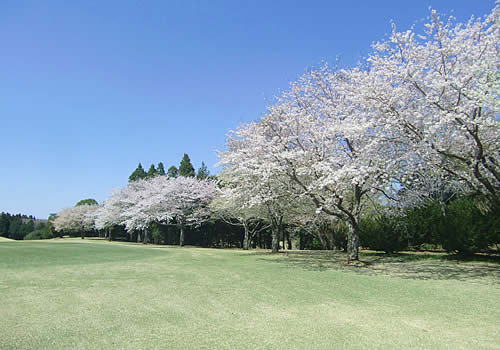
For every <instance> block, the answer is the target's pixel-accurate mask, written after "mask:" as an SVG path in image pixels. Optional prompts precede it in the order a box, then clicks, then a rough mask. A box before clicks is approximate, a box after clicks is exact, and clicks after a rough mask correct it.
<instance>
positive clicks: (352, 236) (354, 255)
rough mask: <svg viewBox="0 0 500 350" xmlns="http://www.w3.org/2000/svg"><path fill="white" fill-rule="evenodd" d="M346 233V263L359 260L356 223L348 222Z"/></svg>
mask: <svg viewBox="0 0 500 350" xmlns="http://www.w3.org/2000/svg"><path fill="white" fill-rule="evenodd" d="M347 226H348V227H349V231H348V232H347V263H350V262H351V261H353V260H354V261H356V260H359V231H358V223H357V222H356V223H352V222H349V223H348V225H347Z"/></svg>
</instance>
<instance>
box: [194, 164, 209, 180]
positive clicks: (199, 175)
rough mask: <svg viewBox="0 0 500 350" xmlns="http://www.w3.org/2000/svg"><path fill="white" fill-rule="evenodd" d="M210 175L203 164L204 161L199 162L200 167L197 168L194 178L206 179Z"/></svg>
mask: <svg viewBox="0 0 500 350" xmlns="http://www.w3.org/2000/svg"><path fill="white" fill-rule="evenodd" d="M209 176H210V171H208V168H207V166H206V164H205V162H201V167H200V168H199V169H198V173H196V178H197V179H198V180H203V179H207V178H208V177H209Z"/></svg>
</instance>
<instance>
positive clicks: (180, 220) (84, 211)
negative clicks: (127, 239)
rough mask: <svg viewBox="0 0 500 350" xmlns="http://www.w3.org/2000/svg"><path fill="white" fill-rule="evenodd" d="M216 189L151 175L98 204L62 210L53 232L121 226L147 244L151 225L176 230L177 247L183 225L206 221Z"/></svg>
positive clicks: (207, 183) (184, 179) (204, 181)
mask: <svg viewBox="0 0 500 350" xmlns="http://www.w3.org/2000/svg"><path fill="white" fill-rule="evenodd" d="M216 192H217V186H216V183H215V181H213V180H209V179H196V178H194V177H184V176H179V177H167V176H155V177H153V178H148V179H139V180H136V181H132V182H130V183H128V184H127V185H126V186H125V187H123V188H120V189H116V190H114V191H113V192H112V195H111V197H109V198H108V199H106V200H105V201H104V203H103V204H102V205H80V206H75V207H73V208H67V209H64V210H62V211H61V212H60V213H59V214H58V215H57V217H56V219H55V220H54V226H55V229H56V231H67V232H81V233H82V238H83V234H84V232H87V231H92V230H104V231H109V230H111V229H113V228H115V227H117V226H121V227H124V228H125V229H126V231H127V232H128V233H129V234H132V232H137V233H138V241H139V240H141V234H142V240H143V241H144V243H147V239H148V235H147V231H148V230H150V229H151V226H152V224H153V223H161V224H175V225H177V226H178V227H179V230H180V237H179V242H180V245H183V243H184V229H185V227H186V226H191V225H200V224H201V223H202V222H204V221H206V220H207V219H208V218H209V211H208V204H209V203H210V201H211V200H212V199H213V198H214V197H215V195H216Z"/></svg>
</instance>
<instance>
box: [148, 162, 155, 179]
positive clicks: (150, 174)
mask: <svg viewBox="0 0 500 350" xmlns="http://www.w3.org/2000/svg"><path fill="white" fill-rule="evenodd" d="M155 176H156V168H155V165H154V164H151V166H150V167H149V170H148V173H147V174H146V177H147V178H152V177H155Z"/></svg>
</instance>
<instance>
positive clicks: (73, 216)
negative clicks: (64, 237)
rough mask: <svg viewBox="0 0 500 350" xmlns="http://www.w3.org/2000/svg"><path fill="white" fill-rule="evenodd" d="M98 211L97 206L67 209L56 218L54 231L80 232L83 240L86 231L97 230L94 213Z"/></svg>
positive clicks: (86, 205) (85, 205)
mask: <svg viewBox="0 0 500 350" xmlns="http://www.w3.org/2000/svg"><path fill="white" fill-rule="evenodd" d="M97 209H98V206H97V205H88V204H83V205H78V206H75V207H72V208H65V209H63V210H61V212H59V214H57V216H56V217H55V219H54V221H53V225H54V229H55V230H56V231H66V232H75V233H77V232H80V234H81V237H82V239H83V238H84V235H85V231H91V230H93V229H94V228H95V225H94V217H95V215H94V213H95V212H96V210H97Z"/></svg>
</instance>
